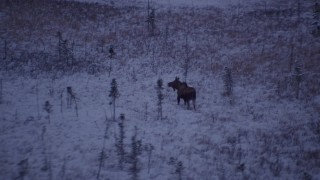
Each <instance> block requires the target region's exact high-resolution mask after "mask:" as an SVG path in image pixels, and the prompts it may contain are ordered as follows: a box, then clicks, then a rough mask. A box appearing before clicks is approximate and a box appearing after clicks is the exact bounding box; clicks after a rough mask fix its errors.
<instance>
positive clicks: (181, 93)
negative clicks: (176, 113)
mask: <svg viewBox="0 0 320 180" xmlns="http://www.w3.org/2000/svg"><path fill="white" fill-rule="evenodd" d="M168 87H172V89H173V91H175V90H177V101H178V104H180V99H183V101H184V104H185V105H188V109H189V108H190V103H189V102H190V100H192V103H193V108H194V109H196V90H195V89H194V88H193V87H189V86H188V85H187V83H185V82H181V81H180V80H179V77H176V78H175V80H174V81H172V82H169V83H168Z"/></svg>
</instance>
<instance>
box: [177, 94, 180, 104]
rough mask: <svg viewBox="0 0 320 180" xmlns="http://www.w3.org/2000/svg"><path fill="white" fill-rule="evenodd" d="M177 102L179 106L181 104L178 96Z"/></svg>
mask: <svg viewBox="0 0 320 180" xmlns="http://www.w3.org/2000/svg"><path fill="white" fill-rule="evenodd" d="M177 102H178V105H179V104H180V97H179V96H177Z"/></svg>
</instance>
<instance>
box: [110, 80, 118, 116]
mask: <svg viewBox="0 0 320 180" xmlns="http://www.w3.org/2000/svg"><path fill="white" fill-rule="evenodd" d="M119 96H120V93H119V91H118V84H117V81H116V79H112V81H111V89H110V91H109V97H111V102H110V105H113V121H116V99H117V98H118V97H119Z"/></svg>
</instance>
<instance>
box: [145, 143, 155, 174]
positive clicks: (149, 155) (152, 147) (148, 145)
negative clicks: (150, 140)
mask: <svg viewBox="0 0 320 180" xmlns="http://www.w3.org/2000/svg"><path fill="white" fill-rule="evenodd" d="M145 150H146V151H147V153H148V174H149V173H150V163H151V155H152V151H153V150H154V146H153V145H152V144H146V145H145Z"/></svg>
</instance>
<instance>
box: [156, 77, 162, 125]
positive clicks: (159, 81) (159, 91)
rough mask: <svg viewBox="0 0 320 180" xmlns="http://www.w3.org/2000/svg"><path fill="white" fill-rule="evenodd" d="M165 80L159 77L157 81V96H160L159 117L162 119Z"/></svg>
mask: <svg viewBox="0 0 320 180" xmlns="http://www.w3.org/2000/svg"><path fill="white" fill-rule="evenodd" d="M162 86H163V81H162V79H158V81H157V96H158V104H157V105H158V119H159V120H162V119H163V117H162V103H163V99H164V97H163V93H162V90H163V87H162Z"/></svg>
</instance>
